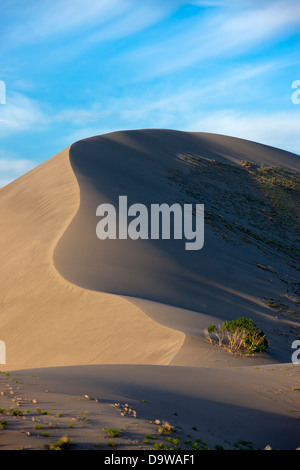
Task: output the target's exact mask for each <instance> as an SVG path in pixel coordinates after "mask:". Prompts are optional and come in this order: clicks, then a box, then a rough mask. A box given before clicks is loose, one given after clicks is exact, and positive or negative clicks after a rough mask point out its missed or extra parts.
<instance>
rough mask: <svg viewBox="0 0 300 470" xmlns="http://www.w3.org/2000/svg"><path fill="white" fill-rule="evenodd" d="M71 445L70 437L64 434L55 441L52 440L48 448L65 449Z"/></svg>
mask: <svg viewBox="0 0 300 470" xmlns="http://www.w3.org/2000/svg"><path fill="white" fill-rule="evenodd" d="M71 445H72V441H71V439H69V438H68V437H66V436H64V437H62V438H61V439H59V440H58V441H56V442H53V443H52V444H50V446H49V448H50V450H66V449H69V448H70V447H71Z"/></svg>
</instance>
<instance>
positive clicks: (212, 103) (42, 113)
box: [0, 0, 300, 186]
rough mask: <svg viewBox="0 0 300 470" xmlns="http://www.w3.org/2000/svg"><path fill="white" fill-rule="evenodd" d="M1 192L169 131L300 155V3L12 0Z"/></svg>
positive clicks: (0, 62) (3, 29) (3, 69)
mask: <svg viewBox="0 0 300 470" xmlns="http://www.w3.org/2000/svg"><path fill="white" fill-rule="evenodd" d="M0 9H1V11H0V37H1V40H0V80H2V81H3V82H4V83H5V86H6V102H5V104H0V186H1V185H4V184H6V183H8V182H10V181H12V180H13V179H15V178H17V177H18V176H20V175H21V174H23V173H25V172H26V171H28V170H30V169H31V168H33V167H34V166H36V165H37V164H39V163H41V162H42V161H44V160H46V159H48V158H50V157H51V156H53V155H54V154H56V153H57V152H59V151H60V150H62V149H63V148H65V147H67V146H68V145H70V144H72V143H73V142H75V141H76V140H79V139H81V138H85V137H90V136H92V135H98V134H103V133H106V132H111V131H115V130H124V129H141V128H168V129H178V130H185V131H200V132H213V133H220V134H227V135H232V136H236V137H241V138H246V139H250V140H254V141H257V142H262V143H265V144H268V145H272V146H275V147H279V148H283V149H285V150H289V151H292V152H295V153H300V138H299V109H300V105H297V104H295V103H293V102H292V99H291V96H292V93H293V91H294V90H293V89H292V83H293V81H295V80H299V79H300V66H299V65H300V54H299V52H300V47H299V46H300V39H299V36H300V35H299V33H300V28H299V24H300V2H299V0H279V1H276V0H207V1H204V0H203V1H201V0H194V1H189V2H188V1H181V0H160V1H158V0H145V1H140V0H85V1H83V0H80V1H79V0H42V1H41V0H0Z"/></svg>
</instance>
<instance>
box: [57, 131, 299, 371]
mask: <svg viewBox="0 0 300 470" xmlns="http://www.w3.org/2000/svg"><path fill="white" fill-rule="evenodd" d="M70 161H71V165H72V168H73V170H74V173H75V175H76V177H77V180H78V184H79V187H80V207H79V210H78V212H77V213H76V215H75V217H74V219H73V220H72V222H71V224H70V225H69V227H68V228H67V230H66V231H65V233H64V234H63V236H62V237H61V239H60V240H59V242H58V244H57V246H56V248H55V251H54V263H55V266H56V268H57V269H58V271H59V272H60V273H61V274H62V276H63V277H64V278H65V279H67V280H69V281H70V282H72V283H73V284H75V285H78V286H81V287H83V288H85V289H91V290H95V291H104V292H109V293H114V294H118V295H123V296H127V297H129V298H130V301H131V302H133V303H134V304H135V305H138V306H140V307H141V308H142V309H143V311H145V312H146V313H147V314H148V315H149V316H150V317H152V318H153V319H155V320H156V321H158V322H160V323H163V324H164V325H165V326H168V327H170V328H174V329H177V330H180V331H183V332H184V333H185V334H187V335H190V334H191V335H201V334H203V330H204V328H205V327H206V326H208V325H209V324H210V319H211V320H212V321H214V322H216V321H217V322H222V320H225V319H233V318H237V317H238V316H247V317H250V318H253V320H254V321H256V322H257V323H258V324H259V326H260V327H261V328H262V329H263V330H264V331H265V332H266V334H267V335H268V336H269V337H270V338H271V349H270V351H271V354H273V359H274V360H277V359H280V360H289V358H290V344H291V340H290V338H289V337H286V339H285V341H286V342H285V344H284V345H283V344H282V337H281V338H280V337H279V336H278V335H274V329H276V328H277V327H278V325H280V327H281V326H283V327H285V326H286V327H287V326H288V325H289V323H290V321H291V318H284V319H280V320H279V321H278V319H276V320H275V318H274V314H271V315H270V313H271V312H270V309H269V308H268V307H267V306H266V304H264V303H263V302H262V299H263V298H267V299H269V298H273V296H274V292H279V293H282V294H283V293H285V286H286V285H285V284H283V283H282V279H283V278H284V276H286V275H289V276H296V275H297V272H296V271H295V270H293V268H292V267H291V266H290V264H289V263H288V262H287V259H288V257H287V256H286V254H285V253H284V252H283V253H282V256H280V253H279V251H278V250H277V245H278V244H279V242H280V243H282V241H283V242H284V243H288V242H289V241H287V240H286V235H287V233H286V232H282V234H281V235H280V236H281V238H280V240H279V239H278V237H279V232H280V230H279V228H280V226H279V219H278V220H277V219H276V220H275V219H274V221H273V222H271V221H270V220H269V219H271V217H269V215H270V214H271V212H272V210H273V206H272V204H269V205H268V200H267V198H266V197H265V195H264V194H263V192H262V191H261V190H260V189H259V186H258V183H257V180H256V179H255V178H254V176H253V175H252V174H251V173H250V172H249V171H247V168H248V167H247V166H246V167H244V166H243V165H244V163H243V162H245V161H247V162H252V163H253V164H254V165H264V166H265V167H268V166H269V165H270V164H272V166H274V167H277V166H280V167H282V168H286V170H287V171H295V170H296V169H297V168H298V169H299V157H298V156H297V155H294V154H291V153H288V152H285V151H282V150H279V149H274V148H271V147H268V146H264V145H261V144H257V143H254V142H249V141H245V140H241V139H235V138H231V137H226V136H218V135H213V134H203V133H187V132H178V131H169V130H140V131H126V132H116V133H111V134H106V135H103V136H98V137H94V138H90V139H85V140H82V141H79V142H77V143H75V144H73V145H72V146H71V149H70ZM122 195H125V196H127V199H128V206H130V205H131V204H134V203H141V204H143V205H144V206H145V207H147V208H148V213H149V214H150V211H151V205H152V204H163V203H166V204H167V205H169V206H171V205H172V204H174V203H180V204H183V203H193V204H196V203H199V204H204V206H205V211H206V213H207V214H208V215H209V216H210V218H208V219H206V223H205V240H204V247H203V248H202V249H201V250H198V251H188V250H186V248H185V243H186V239H184V238H183V239H182V240H177V239H172V238H171V239H170V240H163V239H158V240H153V239H151V238H150V237H151V235H150V229H149V239H145V240H141V239H139V240H131V239H130V238H128V239H124V240H123V239H118V235H117V239H116V240H115V239H113V240H110V239H106V240H99V239H98V238H97V236H96V225H97V223H98V221H99V217H96V209H97V207H98V205H100V204H103V203H109V204H112V205H113V206H114V207H115V208H116V211H117V215H118V208H119V197H120V196H122ZM131 219H132V218H131ZM129 220H130V218H129ZM150 223H151V221H150ZM272 224H273V225H272ZM282 225H283V226H284V225H285V223H284V222H283V223H282ZM117 232H118V230H117ZM273 235H274V237H275V238H274V240H273V238H272V237H273ZM289 236H290V237H291V244H293V236H294V232H292V231H291V234H290V235H289ZM270 237H271V238H270ZM271 243H274V247H273V245H272V246H271ZM276 243H277V245H276ZM278 246H279V245H278ZM290 254H291V256H290V258H291V263H292V259H293V252H291V253H290ZM258 265H263V266H269V265H272V270H271V271H267V270H265V271H264V270H262V269H259V267H258ZM145 300H147V301H148V302H145ZM149 301H150V302H149ZM162 304H163V305H162ZM166 306H172V307H173V309H172V308H168V307H166ZM175 307H176V308H175ZM176 309H177V310H176ZM178 309H181V310H180V313H179V310H178ZM197 313H198V316H197V315H196V314H197ZM213 317H214V318H213ZM292 320H295V318H293V319H292ZM296 320H297V318H296ZM291 323H292V324H293V322H291ZM293 326H294V325H293ZM186 344H187V341H186V342H185V345H186ZM202 352H203V351H202ZM200 356H201V354H195V350H194V353H193V354H192V357H193V359H192V360H191V359H189V361H188V364H189V365H193V364H194V365H199V359H195V358H199V357H200ZM190 358H191V355H190ZM178 359H179V356H178ZM206 360H207V359H206ZM180 364H181V359H180Z"/></svg>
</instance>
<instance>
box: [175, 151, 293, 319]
mask: <svg viewBox="0 0 300 470" xmlns="http://www.w3.org/2000/svg"><path fill="white" fill-rule="evenodd" d="M178 158H179V159H180V160H181V161H183V162H185V164H186V166H185V169H184V170H178V169H177V170H173V169H169V170H168V179H169V181H170V184H176V185H177V187H178V188H179V189H180V192H181V195H182V202H183V203H197V202H199V201H205V222H206V224H207V225H209V226H210V227H211V228H212V230H213V231H214V233H215V234H216V235H217V236H218V237H219V238H220V239H223V240H225V241H226V242H227V243H229V244H232V245H237V246H242V247H245V248H246V249H247V246H248V247H252V248H254V249H256V250H257V253H258V256H257V263H256V265H257V267H258V268H260V269H263V270H268V271H270V272H275V270H274V268H273V266H271V265H269V266H265V265H264V264H261V263H260V262H259V253H262V254H264V255H266V256H268V257H269V259H271V260H273V263H274V264H275V263H277V262H283V263H285V264H286V266H287V267H288V270H289V276H285V277H282V278H281V281H282V284H283V292H281V293H278V296H277V293H276V297H278V299H277V300H274V299H262V300H263V301H264V302H265V303H266V304H267V305H268V306H269V307H271V308H273V307H274V309H275V310H274V311H276V314H277V315H284V316H291V317H293V318H294V319H297V318H299V315H300V309H299V306H300V282H299V271H300V268H299V260H300V255H299V253H300V209H299V208H300V173H299V172H297V171H294V170H288V169H285V168H282V167H273V166H265V165H262V164H257V163H252V162H249V161H244V160H241V161H240V164H239V165H238V164H231V163H224V162H220V161H216V160H214V159H211V158H206V157H204V156H200V155H179V156H178ZM279 274H280V273H279ZM279 296H280V297H281V299H282V298H283V297H284V299H285V301H286V302H285V303H283V302H282V300H280V299H279ZM271 300H272V301H273V302H271Z"/></svg>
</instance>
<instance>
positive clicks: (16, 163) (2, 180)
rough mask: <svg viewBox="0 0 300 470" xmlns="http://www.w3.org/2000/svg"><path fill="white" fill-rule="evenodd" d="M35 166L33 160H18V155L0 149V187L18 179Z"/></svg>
mask: <svg viewBox="0 0 300 470" xmlns="http://www.w3.org/2000/svg"><path fill="white" fill-rule="evenodd" d="M35 166H36V162H34V161H33V160H29V159H25V158H19V157H18V155H16V154H14V153H11V152H7V151H5V150H3V149H0V187H1V186H5V185H6V184H8V183H10V182H11V181H13V180H15V179H16V178H19V177H20V176H22V175H23V174H24V173H27V172H28V171H30V170H32V168H34V167H35Z"/></svg>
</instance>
